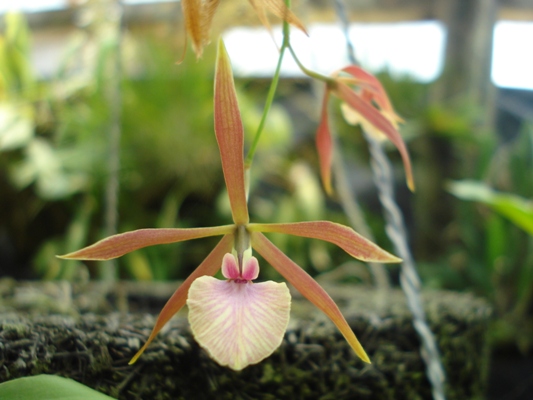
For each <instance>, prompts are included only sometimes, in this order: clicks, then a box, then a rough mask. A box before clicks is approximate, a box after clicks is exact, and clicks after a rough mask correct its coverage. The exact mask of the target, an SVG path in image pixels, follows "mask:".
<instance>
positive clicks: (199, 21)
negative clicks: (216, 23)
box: [181, 0, 219, 58]
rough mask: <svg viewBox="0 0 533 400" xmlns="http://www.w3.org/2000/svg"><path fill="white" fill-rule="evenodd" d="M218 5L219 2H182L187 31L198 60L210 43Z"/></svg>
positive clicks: (191, 0)
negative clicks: (212, 23)
mask: <svg viewBox="0 0 533 400" xmlns="http://www.w3.org/2000/svg"><path fill="white" fill-rule="evenodd" d="M218 4H219V0H181V8H182V10H183V17H184V20H185V29H186V30H187V34H188V35H189V36H190V38H191V42H192V47H193V50H194V52H195V53H196V57H197V58H199V57H200V56H201V55H202V51H203V48H204V46H206V45H207V44H208V43H209V34H210V30H211V22H212V20H213V15H214V14H215V11H216V9H217V7H218Z"/></svg>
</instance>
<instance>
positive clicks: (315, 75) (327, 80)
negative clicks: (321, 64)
mask: <svg viewBox="0 0 533 400" xmlns="http://www.w3.org/2000/svg"><path fill="white" fill-rule="evenodd" d="M289 51H290V52H291V55H292V58H293V59H294V61H295V62H296V64H297V65H298V68H300V69H301V70H302V72H303V73H304V74H306V75H307V76H308V77H310V78H314V79H317V80H319V81H322V82H325V83H327V84H334V83H335V79H333V78H331V77H329V76H326V75H322V74H319V73H318V72H315V71H311V70H310V69H307V68H306V67H305V66H304V65H303V64H302V63H301V62H300V60H299V59H298V57H297V56H296V53H295V52H294V49H293V48H292V46H291V45H290V44H289Z"/></svg>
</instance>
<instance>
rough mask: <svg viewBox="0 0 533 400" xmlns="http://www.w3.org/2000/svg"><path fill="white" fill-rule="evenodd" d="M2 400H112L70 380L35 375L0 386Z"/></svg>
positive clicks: (53, 376)
mask: <svg viewBox="0 0 533 400" xmlns="http://www.w3.org/2000/svg"><path fill="white" fill-rule="evenodd" d="M0 399H2V400H33V399H35V400H113V398H112V397H109V396H106V395H105V394H103V393H100V392H97V391H96V390H93V389H91V388H89V387H87V386H85V385H82V384H81V383H78V382H76V381H73V380H72V379H67V378H62V377H60V376H55V375H36V376H30V377H25V378H19V379H13V380H12V381H8V382H4V383H2V384H0Z"/></svg>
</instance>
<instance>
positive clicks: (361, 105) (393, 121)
mask: <svg viewBox="0 0 533 400" xmlns="http://www.w3.org/2000/svg"><path fill="white" fill-rule="evenodd" d="M341 73H345V74H347V75H348V76H346V75H345V74H342V75H341ZM332 77H333V79H330V80H328V81H327V88H326V91H325V94H324V99H323V101H322V111H321V119H320V124H319V126H318V129H317V133H316V144H317V150H318V157H319V160H320V174H321V177H322V183H323V185H324V188H325V190H326V192H328V193H331V191H332V190H331V162H332V156H333V154H332V153H333V142H332V138H331V131H330V127H329V121H328V101H329V95H330V93H333V94H334V95H336V96H337V97H339V98H340V99H341V100H342V101H343V102H344V103H343V104H342V105H341V108H342V111H343V115H344V118H345V119H346V121H347V122H348V123H350V124H352V125H356V124H360V125H361V126H362V128H363V129H364V130H365V132H367V133H368V134H369V135H371V136H372V137H374V138H375V139H377V140H384V139H389V140H390V141H391V142H392V143H393V144H394V145H395V146H396V148H397V149H398V151H399V152H400V155H401V156H402V160H403V164H404V168H405V174H406V180H407V186H409V188H410V189H411V190H414V187H415V185H414V180H413V173H412V169H411V161H410V159H409V153H408V151H407V148H406V147H405V143H404V142H403V139H402V137H401V136H400V133H399V132H398V124H399V123H400V122H403V121H402V119H401V118H400V117H399V116H398V115H397V114H396V113H395V112H394V109H393V108H392V105H391V103H390V101H389V98H388V96H387V93H386V92H385V89H383V86H382V85H381V83H380V82H379V80H378V79H377V78H376V77H375V76H374V75H372V74H370V73H368V72H366V71H365V70H364V69H362V68H360V67H357V66H355V65H350V66H348V67H346V68H343V69H342V70H340V71H337V72H335V73H334V74H333V75H332ZM350 85H354V86H355V89H352V88H351V87H350Z"/></svg>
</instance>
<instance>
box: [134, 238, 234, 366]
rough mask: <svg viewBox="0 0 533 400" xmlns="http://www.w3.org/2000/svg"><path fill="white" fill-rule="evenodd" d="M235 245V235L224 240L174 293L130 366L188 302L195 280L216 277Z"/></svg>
mask: <svg viewBox="0 0 533 400" xmlns="http://www.w3.org/2000/svg"><path fill="white" fill-rule="evenodd" d="M232 245H233V235H226V236H224V237H223V238H222V240H221V241H220V242H219V243H218V244H217V245H216V246H215V248H214V249H213V250H212V251H211V253H209V255H208V256H207V258H206V259H205V260H204V261H203V262H202V263H201V264H200V265H199V266H198V268H196V269H195V270H194V272H193V273H192V274H191V275H189V277H188V278H187V279H186V280H185V282H183V283H182V284H181V286H180V287H179V288H178V289H177V290H176V291H175V292H174V294H173V295H172V297H170V299H168V301H167V304H165V306H164V307H163V309H162V310H161V313H160V314H159V317H158V318H157V321H156V323H155V326H154V329H153V330H152V333H150V336H149V337H148V340H147V341H146V343H145V344H144V346H143V347H141V349H140V350H139V351H138V352H137V354H135V355H134V356H133V358H132V359H131V361H130V362H129V364H130V365H131V364H133V363H134V362H135V361H137V359H138V358H139V357H140V356H141V354H142V353H143V352H144V350H146V348H147V347H148V345H149V344H150V343H151V342H152V340H154V338H155V336H156V335H157V334H158V333H159V331H160V330H161V328H163V326H165V324H166V323H167V322H168V321H169V320H170V318H172V317H173V316H174V314H176V313H177V312H178V311H179V310H181V308H182V307H183V306H184V305H185V302H186V301H187V295H188V293H189V288H190V287H191V285H192V283H193V282H194V280H195V279H197V278H199V277H200V276H204V275H215V274H216V273H217V271H218V270H219V269H220V266H221V265H222V258H223V257H224V254H226V253H228V252H229V251H231V248H232Z"/></svg>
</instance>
